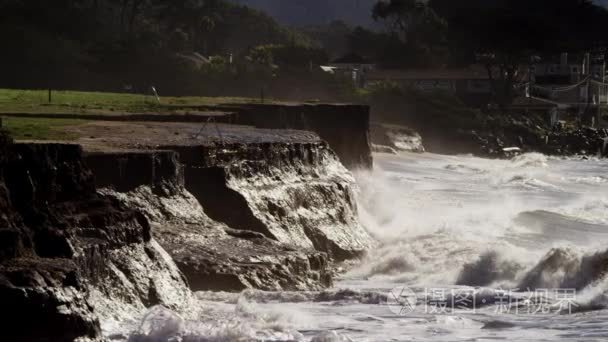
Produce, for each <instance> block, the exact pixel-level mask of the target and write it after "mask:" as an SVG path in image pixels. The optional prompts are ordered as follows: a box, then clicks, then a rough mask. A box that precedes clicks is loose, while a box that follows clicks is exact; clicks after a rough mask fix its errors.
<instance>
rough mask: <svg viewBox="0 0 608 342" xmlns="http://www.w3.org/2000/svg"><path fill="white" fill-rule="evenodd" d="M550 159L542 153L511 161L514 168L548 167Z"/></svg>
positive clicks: (526, 155) (527, 154) (516, 157)
mask: <svg viewBox="0 0 608 342" xmlns="http://www.w3.org/2000/svg"><path fill="white" fill-rule="evenodd" d="M548 161H549V159H548V158H547V156H546V155H544V154H541V153H525V154H522V155H519V156H515V157H513V158H512V159H511V164H512V166H514V167H547V166H548Z"/></svg>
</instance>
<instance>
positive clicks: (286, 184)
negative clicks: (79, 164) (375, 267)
mask: <svg viewBox="0 0 608 342" xmlns="http://www.w3.org/2000/svg"><path fill="white" fill-rule="evenodd" d="M268 140H271V141H267V142H260V141H259V140H257V139H250V140H249V141H247V142H244V143H232V142H227V143H210V144H204V145H194V146H184V145H173V146H160V147H158V148H161V149H162V150H165V151H164V152H163V151H152V152H150V153H151V154H152V155H154V157H153V158H151V160H156V161H157V162H158V161H169V160H171V158H169V157H166V156H162V154H167V155H172V154H176V153H177V156H178V158H179V161H180V162H179V163H178V162H175V164H174V166H173V169H174V171H168V170H170V169H171V167H169V166H168V165H169V163H168V162H167V163H165V164H166V167H163V168H162V169H163V170H167V172H163V173H162V174H163V176H162V177H147V176H146V177H141V178H139V180H140V183H139V184H138V185H137V187H136V188H132V189H131V190H129V191H120V190H119V189H117V188H115V187H109V188H107V189H104V190H102V192H103V193H104V194H108V195H111V196H113V197H115V198H116V199H118V200H119V201H121V202H122V203H124V204H125V205H126V206H128V207H131V208H137V209H138V210H141V211H142V212H144V213H145V215H146V216H147V217H148V218H149V220H150V221H151V222H152V226H153V229H152V234H153V235H154V236H155V237H156V238H157V239H158V240H159V242H160V243H161V245H162V246H163V247H164V248H165V249H166V250H167V251H168V252H169V254H170V255H171V256H172V257H173V259H174V260H175V262H176V263H177V265H178V266H179V267H180V269H181V270H182V272H184V274H185V275H186V276H187V278H188V281H189V284H190V286H191V288H192V289H193V290H223V291H239V290H242V289H246V288H256V289H263V290H315V289H320V288H323V287H327V286H329V285H331V267H330V266H331V259H334V260H343V259H347V258H352V257H356V256H358V255H360V254H361V253H363V252H364V251H365V250H366V249H367V248H369V246H370V245H371V244H372V241H371V238H370V237H369V235H368V234H367V233H366V231H365V230H364V229H363V228H362V227H361V226H360V224H359V222H358V219H357V208H356V203H355V199H354V194H353V191H354V188H355V184H354V179H353V178H352V176H351V174H350V173H349V172H348V171H347V170H346V169H345V168H344V166H342V164H340V162H339V160H338V159H337V157H336V156H335V154H334V153H333V152H332V151H331V150H330V149H329V148H328V146H327V144H326V143H325V142H322V141H320V140H319V139H318V138H316V137H315V136H309V138H307V139H299V140H298V139H296V140H283V139H274V140H272V139H268ZM131 158H133V159H132V160H131ZM100 160H105V162H103V163H99V161H100ZM89 161H91V162H89ZM141 161H142V156H140V155H132V154H131V153H121V152H113V153H106V154H105V156H102V155H101V154H100V153H92V154H90V155H88V156H87V162H89V164H90V165H104V167H105V168H113V167H116V166H117V165H118V164H124V165H131V164H132V163H141ZM144 164H150V163H149V162H147V163H144ZM142 165H143V164H142ZM94 169H95V167H94ZM182 169H183V170H182ZM125 170H127V172H126V173H122V174H121V175H120V177H119V179H116V180H113V181H110V182H109V183H113V184H123V181H122V179H134V178H135V177H134V176H133V175H129V172H131V173H137V168H127V169H125ZM96 171H97V170H96ZM115 176H118V173H117V174H115ZM104 182H105V181H104Z"/></svg>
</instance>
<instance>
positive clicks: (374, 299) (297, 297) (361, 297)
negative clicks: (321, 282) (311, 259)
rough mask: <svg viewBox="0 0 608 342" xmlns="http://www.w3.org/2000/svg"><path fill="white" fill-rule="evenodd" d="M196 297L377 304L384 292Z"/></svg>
mask: <svg viewBox="0 0 608 342" xmlns="http://www.w3.org/2000/svg"><path fill="white" fill-rule="evenodd" d="M197 297H198V298H199V299H200V300H203V301H216V302H217V301H221V302H225V303H230V304H237V303H238V302H239V301H241V300H246V301H248V302H253V303H260V304H267V303H359V304H379V303H382V302H385V301H386V294H385V293H384V292H377V291H362V290H354V289H348V288H346V289H331V290H325V291H302V292H291V291H284V292H270V291H259V290H245V291H243V292H241V293H226V292H223V293H217V292H198V293H197Z"/></svg>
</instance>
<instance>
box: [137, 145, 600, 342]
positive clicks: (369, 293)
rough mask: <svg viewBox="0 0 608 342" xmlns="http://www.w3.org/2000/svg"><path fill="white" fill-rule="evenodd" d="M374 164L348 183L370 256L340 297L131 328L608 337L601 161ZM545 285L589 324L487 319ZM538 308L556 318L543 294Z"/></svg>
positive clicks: (236, 299)
mask: <svg viewBox="0 0 608 342" xmlns="http://www.w3.org/2000/svg"><path fill="white" fill-rule="evenodd" d="M376 165H377V168H376V169H375V170H374V171H373V172H369V171H367V172H366V171H361V172H358V173H356V179H357V182H358V184H359V187H360V189H359V191H358V199H359V207H360V216H361V221H362V223H363V225H364V226H365V227H366V229H368V230H369V231H370V233H371V234H372V235H374V237H375V238H377V239H378V240H379V241H380V245H379V246H378V247H377V248H375V249H373V250H372V251H370V252H369V254H368V255H367V257H365V258H364V260H363V261H362V262H361V263H360V264H358V265H356V266H355V267H354V268H353V269H351V270H350V271H349V272H348V273H347V274H345V275H344V276H343V279H342V280H341V281H339V282H338V283H337V288H335V289H331V290H327V291H321V292H283V293H276V292H262V291H251V290H248V291H245V292H243V293H239V294H233V293H210V292H204V293H199V294H198V299H199V302H200V304H199V305H200V306H201V307H202V308H204V310H203V312H204V314H203V315H202V316H201V317H199V318H198V319H190V318H188V319H184V318H180V316H174V315H172V314H171V313H163V312H162V311H161V312H160V314H159V313H154V315H158V316H159V317H161V319H160V322H159V323H155V324H154V325H153V326H154V329H152V330H150V329H148V330H146V329H142V328H141V327H140V326H137V327H134V328H133V330H135V331H137V330H138V329H140V330H143V333H144V334H143V335H145V334H147V335H153V336H161V339H162V338H166V336H167V335H173V337H176V336H177V337H178V338H181V340H182V341H239V340H245V341H250V340H256V341H261V340H270V341H286V340H294V341H315V342H325V341H331V342H333V341H351V340H352V341H387V340H395V341H401V340H416V341H470V340H496V339H505V340H513V341H518V340H526V341H605V340H606V339H607V338H608V323H606V322H608V313H607V311H606V308H608V306H607V305H608V297H607V296H606V293H607V292H608V280H607V277H606V276H605V274H604V272H605V271H608V269H606V268H605V266H604V265H606V264H607V263H606V262H604V261H605V260H608V257H607V256H606V255H608V252H606V249H607V247H608V227H607V222H608V214H607V213H608V210H607V209H608V200H607V199H608V197H606V193H608V182H605V181H603V179H604V177H605V170H608V162H607V161H605V160H599V159H590V160H580V159H576V158H574V159H573V158H553V157H551V158H549V157H546V156H543V155H540V154H525V155H522V156H519V157H516V158H514V159H513V160H487V159H480V158H475V157H471V156H438V155H433V154H422V155H420V154H412V153H402V154H400V155H396V156H392V155H378V156H376ZM604 231H606V232H604ZM396 286H407V287H409V288H411V289H412V290H413V291H414V293H415V295H416V296H417V306H416V307H415V308H414V310H413V311H412V312H411V313H408V314H406V315H404V316H401V315H396V314H395V313H394V312H393V311H391V310H389V308H388V307H387V306H386V305H384V304H383V303H384V302H385V301H386V300H388V298H389V297H388V296H389V293H390V292H389V291H390V290H391V289H392V288H394V287H396ZM553 287H560V288H561V287H567V288H574V289H576V290H577V291H578V292H577V298H576V307H575V311H585V313H584V314H575V315H569V314H568V313H567V312H564V311H562V312H561V313H562V314H561V315H555V314H537V315H527V316H518V315H517V314H514V313H513V312H510V313H504V314H499V313H497V312H496V310H495V307H496V305H497V298H498V294H499V293H500V291H501V290H502V289H506V290H510V289H519V290H520V291H521V290H522V289H524V290H525V289H527V288H530V290H532V291H534V288H553ZM428 288H444V289H469V290H472V291H474V293H475V304H476V309H475V310H474V309H473V308H472V307H469V308H466V309H465V310H464V311H462V312H457V313H446V314H429V313H428V312H426V311H425V307H426V305H427V304H428V297H427V295H428V294H427V289H428ZM534 295H535V294H534V292H527V291H524V292H518V291H516V292H513V293H510V295H509V297H507V298H508V299H509V298H512V299H513V300H514V302H515V305H516V306H517V305H519V306H522V305H528V304H529V303H528V302H527V301H528V300H529V299H527V298H530V296H534ZM448 299H449V298H448ZM534 300H538V302H539V303H542V302H543V301H546V302H547V303H548V304H549V305H550V307H551V308H552V309H554V308H555V307H556V306H557V301H556V298H554V297H552V296H549V297H547V298H541V299H538V298H536V297H535V299H534ZM144 321H145V320H144ZM162 322H166V324H165V323H162ZM133 336H137V334H133ZM165 340H166V339H165ZM143 341H148V340H143ZM150 341H156V340H150ZM167 341H168V340H167Z"/></svg>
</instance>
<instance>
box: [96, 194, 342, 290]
mask: <svg viewBox="0 0 608 342" xmlns="http://www.w3.org/2000/svg"><path fill="white" fill-rule="evenodd" d="M102 193H104V194H107V195H109V196H113V197H115V198H116V199H117V200H119V201H121V202H122V203H124V204H125V205H126V206H129V207H137V208H140V210H142V212H143V213H144V214H145V215H146V216H147V217H148V218H149V219H150V221H152V222H153V225H152V231H153V235H154V237H155V238H156V239H157V240H158V241H159V242H160V244H161V245H162V246H163V248H164V249H166V250H167V251H168V253H169V254H170V255H171V257H172V259H173V260H174V261H175V263H176V264H177V266H178V267H179V269H180V270H181V272H183V274H184V275H185V276H186V278H187V280H188V283H189V285H190V287H191V288H192V289H193V290H195V291H203V290H205V291H206V290H215V291H241V290H244V289H249V288H253V289H261V290H269V291H278V290H317V289H321V288H324V287H327V286H330V285H331V282H332V280H331V279H332V270H331V261H330V260H329V257H328V256H327V254H326V253H322V252H318V251H315V250H312V249H303V248H301V247H297V246H290V245H286V244H282V243H279V242H277V241H274V240H271V239H269V238H267V237H265V236H264V235H263V234H261V233H258V232H254V231H251V230H241V229H232V228H229V227H227V226H226V225H225V224H223V223H220V222H216V221H214V220H212V219H210V218H209V217H208V216H206V215H205V213H204V211H203V208H202V207H201V205H200V204H199V202H198V201H197V200H196V198H194V196H193V195H191V194H190V193H188V192H187V190H186V189H185V188H183V187H181V188H177V189H175V190H174V191H172V192H171V193H172V195H165V196H158V195H157V194H155V193H154V192H153V191H152V190H151V189H150V187H149V186H141V187H140V188H138V189H136V190H134V191H131V192H129V193H118V192H116V191H114V190H111V189H104V190H102Z"/></svg>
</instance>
